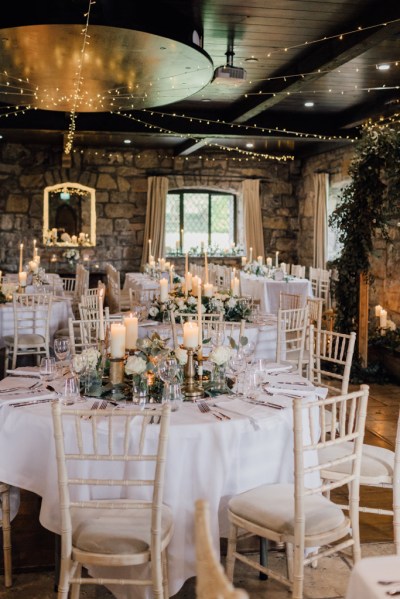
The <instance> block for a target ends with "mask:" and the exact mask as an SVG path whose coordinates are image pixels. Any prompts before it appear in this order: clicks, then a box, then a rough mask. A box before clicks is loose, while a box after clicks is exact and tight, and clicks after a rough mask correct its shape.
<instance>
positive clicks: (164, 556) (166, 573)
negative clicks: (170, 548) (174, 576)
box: [161, 550, 169, 599]
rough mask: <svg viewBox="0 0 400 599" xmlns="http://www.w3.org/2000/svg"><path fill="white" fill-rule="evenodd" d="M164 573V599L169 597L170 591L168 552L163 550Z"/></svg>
mask: <svg viewBox="0 0 400 599" xmlns="http://www.w3.org/2000/svg"><path fill="white" fill-rule="evenodd" d="M161 559H162V575H163V594H164V599H168V597H169V591H168V560H167V552H166V550H165V551H163V553H162V556H161Z"/></svg>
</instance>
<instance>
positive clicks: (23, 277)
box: [18, 270, 27, 287]
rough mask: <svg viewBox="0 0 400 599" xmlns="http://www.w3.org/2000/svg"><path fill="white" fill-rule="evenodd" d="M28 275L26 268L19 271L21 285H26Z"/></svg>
mask: <svg viewBox="0 0 400 599" xmlns="http://www.w3.org/2000/svg"><path fill="white" fill-rule="evenodd" d="M26 277H27V273H26V272H25V271H24V270H21V271H20V272H19V273H18V282H19V285H20V287H26Z"/></svg>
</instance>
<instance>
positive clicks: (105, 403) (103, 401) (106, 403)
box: [99, 399, 108, 410]
mask: <svg viewBox="0 0 400 599" xmlns="http://www.w3.org/2000/svg"><path fill="white" fill-rule="evenodd" d="M107 405H108V401H107V400H106V399H103V400H102V402H101V404H100V405H99V410H105V409H106V408H107Z"/></svg>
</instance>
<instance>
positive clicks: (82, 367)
mask: <svg viewBox="0 0 400 599" xmlns="http://www.w3.org/2000/svg"><path fill="white" fill-rule="evenodd" d="M70 367H71V372H72V374H73V375H74V377H75V379H76V383H77V387H78V391H79V393H80V389H81V377H82V375H84V374H85V372H86V369H87V367H88V360H87V355H86V354H85V353H83V352H82V353H80V354H74V355H73V356H72V359H71V364H70ZM76 401H85V400H84V398H80V399H77V400H76Z"/></svg>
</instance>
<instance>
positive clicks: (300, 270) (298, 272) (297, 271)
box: [290, 264, 306, 279]
mask: <svg viewBox="0 0 400 599" xmlns="http://www.w3.org/2000/svg"><path fill="white" fill-rule="evenodd" d="M290 274H291V275H293V276H294V277H297V278H298V279H304V278H305V276H306V267H305V266H301V265H300V264H292V268H291V270H290Z"/></svg>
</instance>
